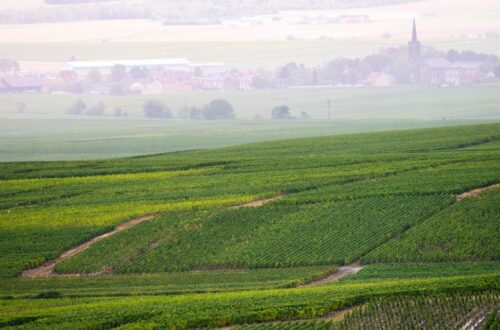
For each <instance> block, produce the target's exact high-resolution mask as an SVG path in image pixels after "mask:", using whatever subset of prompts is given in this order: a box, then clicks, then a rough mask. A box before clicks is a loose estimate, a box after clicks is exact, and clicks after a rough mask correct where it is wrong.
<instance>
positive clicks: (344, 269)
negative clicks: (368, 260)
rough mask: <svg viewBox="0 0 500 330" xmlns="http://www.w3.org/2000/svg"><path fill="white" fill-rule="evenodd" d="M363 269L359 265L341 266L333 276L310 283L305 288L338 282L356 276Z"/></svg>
mask: <svg viewBox="0 0 500 330" xmlns="http://www.w3.org/2000/svg"><path fill="white" fill-rule="evenodd" d="M361 269H363V266H362V265H360V264H357V263H354V264H350V265H347V266H341V267H338V268H337V271H336V272H335V273H333V274H331V275H328V276H327V277H323V278H322V279H319V280H317V281H313V282H311V283H308V284H306V285H304V287H313V286H318V285H322V284H326V283H330V282H336V281H338V280H340V279H341V278H344V277H346V276H349V275H353V274H356V273H357V272H359V271H360V270H361Z"/></svg>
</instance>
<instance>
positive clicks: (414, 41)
mask: <svg viewBox="0 0 500 330" xmlns="http://www.w3.org/2000/svg"><path fill="white" fill-rule="evenodd" d="M408 55H409V60H410V65H411V66H412V72H411V78H410V79H411V81H412V82H413V83H419V82H420V63H421V60H422V59H421V57H420V42H419V41H418V38H417V24H416V23H415V19H413V30H412V34H411V41H410V42H409V43H408Z"/></svg>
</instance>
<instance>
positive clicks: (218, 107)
mask: <svg viewBox="0 0 500 330" xmlns="http://www.w3.org/2000/svg"><path fill="white" fill-rule="evenodd" d="M25 109H26V104H25V103H19V104H18V105H17V112H18V113H24V111H25ZM142 111H143V114H144V117H146V118H156V119H160V118H163V119H171V118H174V113H173V111H172V109H171V108H170V107H168V106H167V105H166V104H165V103H163V102H162V101H159V100H148V101H146V102H145V103H144V105H143V107H142ZM65 113H66V114H68V115H87V116H103V115H105V114H106V113H107V108H106V105H105V104H104V103H103V102H102V101H101V102H98V103H97V104H94V105H91V106H88V105H87V104H86V103H85V102H84V101H83V100H82V99H78V100H76V101H75V102H74V103H73V104H72V105H71V106H70V107H69V108H68V109H67V110H66V112H65ZM112 113H113V115H114V116H115V117H127V116H128V113H127V112H126V111H125V110H123V109H122V108H121V107H119V106H116V107H114V108H113V110H112ZM177 117H178V118H182V119H187V120H231V119H235V118H236V113H235V111H234V108H233V106H232V105H231V104H230V103H229V102H228V101H227V100H224V99H215V100H212V101H210V102H209V103H207V104H205V105H203V106H190V107H188V106H185V107H184V108H182V109H180V110H179V111H178V113H177ZM271 118H272V119H297V117H295V116H293V115H292V114H291V112H290V108H289V107H288V106H286V105H280V106H276V107H274V108H273V109H272V110H271ZM298 118H299V119H309V114H308V113H307V112H305V111H302V112H301V113H300V115H299V116H298Z"/></svg>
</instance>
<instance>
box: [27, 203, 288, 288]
mask: <svg viewBox="0 0 500 330" xmlns="http://www.w3.org/2000/svg"><path fill="white" fill-rule="evenodd" d="M283 196H284V195H283V194H281V195H278V196H275V197H271V198H265V199H260V200H255V201H251V202H247V203H243V204H239V205H236V206H232V207H231V208H236V209H237V208H242V207H259V206H262V205H264V204H267V203H269V202H272V201H275V200H278V199H280V198H282V197H283ZM154 217H155V216H154V215H146V216H142V217H139V218H135V219H132V220H129V221H126V222H124V223H122V224H120V225H118V226H117V227H116V228H115V229H113V230H112V231H109V232H107V233H104V234H102V235H99V236H96V237H94V238H92V239H91V240H89V241H87V242H85V243H82V244H80V245H78V246H75V247H73V248H71V249H69V250H66V251H64V252H63V253H62V254H61V255H60V256H59V257H57V258H55V259H52V260H49V261H46V262H45V263H44V264H43V265H41V266H39V267H36V268H32V269H28V270H25V271H23V273H22V276H23V277H30V278H32V277H49V276H78V275H79V274H71V275H62V274H58V273H56V272H55V271H54V268H55V267H56V265H57V264H59V263H60V262H62V261H64V260H66V259H68V258H70V257H72V256H74V255H75V254H77V253H79V252H81V251H83V250H86V249H88V248H89V247H91V246H92V245H93V244H94V243H96V242H98V241H100V240H103V239H105V238H107V237H109V236H112V235H114V234H117V233H119V232H121V231H124V230H125V229H128V228H130V227H133V226H135V225H137V224H139V223H141V222H144V221H149V220H152V219H153V218H154ZM97 274H102V272H99V273H96V274H94V275H97Z"/></svg>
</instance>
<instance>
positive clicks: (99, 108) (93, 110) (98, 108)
mask: <svg viewBox="0 0 500 330" xmlns="http://www.w3.org/2000/svg"><path fill="white" fill-rule="evenodd" d="M105 112H106V106H105V105H104V103H102V102H99V103H97V105H93V106H91V107H90V108H89V109H88V110H87V112H86V113H85V114H86V115H87V116H102V115H104V113H105Z"/></svg>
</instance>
